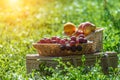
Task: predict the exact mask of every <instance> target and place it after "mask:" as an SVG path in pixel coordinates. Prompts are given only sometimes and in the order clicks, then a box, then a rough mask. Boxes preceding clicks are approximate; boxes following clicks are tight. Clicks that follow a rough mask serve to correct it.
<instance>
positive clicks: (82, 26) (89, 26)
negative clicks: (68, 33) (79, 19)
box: [78, 22, 96, 36]
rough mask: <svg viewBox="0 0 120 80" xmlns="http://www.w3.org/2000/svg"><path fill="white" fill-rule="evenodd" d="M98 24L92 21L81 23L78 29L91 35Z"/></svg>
mask: <svg viewBox="0 0 120 80" xmlns="http://www.w3.org/2000/svg"><path fill="white" fill-rule="evenodd" d="M95 29H96V26H95V25H94V24H92V23H90V22H84V23H81V24H80V25H79V27H78V30H82V31H83V33H84V34H85V36H87V35H89V34H90V33H91V32H94V31H95Z"/></svg>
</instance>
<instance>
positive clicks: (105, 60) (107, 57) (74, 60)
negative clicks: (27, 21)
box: [26, 52, 118, 74]
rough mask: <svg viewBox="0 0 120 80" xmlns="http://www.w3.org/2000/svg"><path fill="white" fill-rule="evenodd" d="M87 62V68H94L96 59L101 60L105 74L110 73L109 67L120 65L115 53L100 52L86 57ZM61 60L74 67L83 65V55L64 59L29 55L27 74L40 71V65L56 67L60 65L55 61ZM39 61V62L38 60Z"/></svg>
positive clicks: (27, 58)
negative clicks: (35, 70) (34, 70)
mask: <svg viewBox="0 0 120 80" xmlns="http://www.w3.org/2000/svg"><path fill="white" fill-rule="evenodd" d="M84 57H85V59H86V61H85V65H86V66H93V65H94V64H95V62H96V59H100V60H101V63H100V65H101V67H102V69H103V72H104V73H105V74H107V73H108V67H113V68H116V67H117V65H118V62H117V61H118V57H117V53H115V52H104V53H103V52H98V53H94V54H86V55H84ZM57 58H61V59H62V61H63V62H67V61H69V62H70V63H71V64H72V65H74V66H80V65H81V64H82V61H81V58H82V55H73V56H63V57H44V56H39V54H27V55H26V68H27V72H28V73H29V72H31V71H32V69H38V68H39V65H41V64H42V63H45V64H46V65H47V66H52V67H55V66H56V65H57V64H58V63H57V62H56V61H55V60H54V59H57ZM38 59H39V60H38Z"/></svg>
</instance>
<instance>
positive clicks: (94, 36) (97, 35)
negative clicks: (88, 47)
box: [86, 28, 104, 52]
mask: <svg viewBox="0 0 120 80" xmlns="http://www.w3.org/2000/svg"><path fill="white" fill-rule="evenodd" d="M103 30H104V28H97V29H96V30H95V32H93V33H91V34H90V35H88V36H87V37H86V38H87V39H88V40H90V41H93V45H92V48H94V49H95V52H99V51H102V50H103Z"/></svg>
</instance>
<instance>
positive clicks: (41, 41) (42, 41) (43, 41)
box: [37, 39, 45, 43]
mask: <svg viewBox="0 0 120 80" xmlns="http://www.w3.org/2000/svg"><path fill="white" fill-rule="evenodd" d="M37 43H45V40H43V39H41V40H40V41H38V42H37Z"/></svg>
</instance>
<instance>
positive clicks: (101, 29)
mask: <svg viewBox="0 0 120 80" xmlns="http://www.w3.org/2000/svg"><path fill="white" fill-rule="evenodd" d="M103 30H104V28H99V29H97V30H95V32H92V33H91V34H90V35H88V36H86V37H85V38H86V39H88V38H90V37H91V36H92V35H93V34H95V33H97V32H100V31H103Z"/></svg>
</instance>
